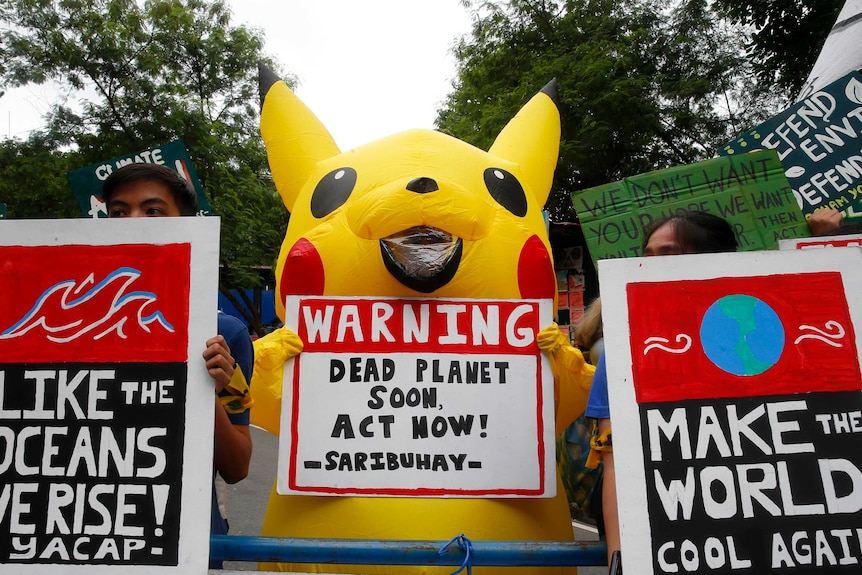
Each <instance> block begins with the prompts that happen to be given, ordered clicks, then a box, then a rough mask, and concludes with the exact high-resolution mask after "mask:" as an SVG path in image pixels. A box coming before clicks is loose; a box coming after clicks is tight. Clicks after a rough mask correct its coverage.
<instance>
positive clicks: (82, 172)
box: [66, 140, 212, 219]
mask: <svg viewBox="0 0 862 575" xmlns="http://www.w3.org/2000/svg"><path fill="white" fill-rule="evenodd" d="M127 164H158V165H163V166H167V167H169V168H171V169H173V170H175V171H176V172H178V173H179V174H180V175H181V176H182V177H183V178H185V180H186V181H187V182H189V183H190V184H191V185H192V187H193V188H194V189H195V194H196V195H197V199H198V215H199V216H211V215H212V210H211V209H210V204H209V201H208V200H207V196H206V194H205V193H204V190H203V187H202V186H201V182H200V180H199V179H198V174H197V171H196V170H195V166H194V164H193V163H192V160H191V158H190V157H189V152H188V150H186V145H185V143H184V142H183V141H182V140H174V141H173V142H171V143H169V144H164V145H162V146H154V147H152V148H148V149H146V150H142V151H140V152H135V153H133V154H126V155H125V156H119V157H116V158H111V159H110V160H106V161H104V162H100V163H98V164H93V165H91V166H87V167H85V168H79V169H77V170H72V171H71V172H67V173H66V179H67V180H68V181H69V187H71V188H72V193H73V194H74V195H75V200H76V201H77V202H78V207H79V208H81V213H82V214H84V215H85V216H89V217H91V218H94V219H95V218H107V217H108V212H107V209H106V208H105V202H103V201H102V184H103V183H104V182H105V180H107V179H108V176H110V175H111V174H112V173H113V172H114V170H118V169H120V168H122V167H123V166H125V165H127Z"/></svg>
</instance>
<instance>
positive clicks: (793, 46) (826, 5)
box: [715, 0, 844, 105]
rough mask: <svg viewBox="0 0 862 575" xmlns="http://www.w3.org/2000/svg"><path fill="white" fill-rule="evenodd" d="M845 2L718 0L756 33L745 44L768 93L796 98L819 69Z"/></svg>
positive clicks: (785, 101)
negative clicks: (816, 65) (817, 63)
mask: <svg viewBox="0 0 862 575" xmlns="http://www.w3.org/2000/svg"><path fill="white" fill-rule="evenodd" d="M842 6H844V0H715V7H716V9H717V10H719V11H721V12H722V13H724V14H725V15H727V17H729V18H730V19H731V20H732V21H734V22H737V23H739V24H743V25H745V26H748V27H749V28H750V29H751V30H752V32H751V36H750V38H749V39H748V41H747V42H746V47H747V48H748V50H749V54H750V55H751V58H752V61H753V62H754V70H755V73H756V75H757V78H758V79H759V80H760V84H761V87H762V88H763V91H772V92H779V93H780V94H781V96H782V98H781V100H782V103H783V104H785V105H786V104H789V103H790V102H793V101H794V99H795V98H796V95H797V94H798V93H799V91H800V90H801V89H802V85H803V84H804V83H805V80H806V79H807V78H808V73H809V72H810V71H811V68H813V67H814V62H815V61H816V60H817V56H818V54H819V53H820V49H821V48H822V47H823V43H824V42H826V37H827V36H828V35H829V31H830V30H831V29H832V25H833V24H835V20H836V19H837V18H838V13H839V12H840V11H841V7H842Z"/></svg>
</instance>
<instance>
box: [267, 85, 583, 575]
mask: <svg viewBox="0 0 862 575" xmlns="http://www.w3.org/2000/svg"><path fill="white" fill-rule="evenodd" d="M261 97H262V100H263V107H262V112H261V133H262V135H263V139H264V143H265V144H266V148H267V154H268V156H269V163H270V167H271V169H272V174H273V178H274V180H275V183H276V186H277V188H278V191H279V193H280V194H281V197H282V199H283V201H284V204H285V207H286V208H287V209H288V211H289V212H290V214H291V216H290V223H289V226H288V231H287V235H286V237H285V240H284V243H283V245H282V249H281V253H280V255H279V259H278V266H277V270H276V273H277V275H276V277H277V279H278V286H277V289H278V295H279V297H277V298H276V301H277V302H278V303H277V309H278V313H279V315H280V316H281V317H282V319H283V318H284V307H283V302H284V297H285V296H287V295H333V296H345V295H350V296H353V295H355V296H413V297H417V296H421V297H446V298H452V297H458V298H494V299H513V298H555V297H556V291H557V289H556V281H555V277H554V271H553V263H552V258H551V250H550V245H549V242H548V239H547V233H546V228H545V224H544V221H543V218H542V214H541V210H542V207H543V205H544V203H545V201H546V199H547V196H548V193H549V191H550V187H551V180H552V177H553V172H554V168H555V166H556V160H557V154H558V147H559V137H560V120H559V112H558V111H557V107H556V104H555V102H554V97H555V85H554V84H553V83H552V84H549V85H548V86H546V88H545V89H544V90H543V91H542V92H541V93H539V94H537V95H536V96H535V97H534V98H533V99H532V100H530V102H529V103H527V104H526V105H525V106H524V108H523V109H522V110H521V111H520V112H519V114H518V115H517V116H516V117H515V118H514V119H513V120H512V121H511V122H510V123H509V124H508V125H507V127H506V128H505V129H504V130H503V131H502V132H501V133H500V134H499V136H498V138H497V140H496V142H495V143H494V145H493V146H492V147H491V149H490V150H489V151H488V152H484V151H482V150H479V149H478V148H475V147H473V146H471V145H469V144H466V143H464V142H462V141H460V140H457V139H455V138H452V137H449V136H446V135H444V134H441V133H439V132H435V131H431V130H412V131H408V132H403V133H400V134H396V135H393V136H390V137H387V138H384V139H382V140H378V141H376V142H373V143H370V144H367V145H365V146H362V147H359V148H357V149H354V150H351V151H348V152H344V153H341V152H340V151H339V149H338V147H337V146H336V145H335V142H334V141H333V139H332V137H331V136H330V135H329V133H328V131H327V130H326V128H325V127H324V126H323V125H322V124H321V123H320V122H319V120H318V119H317V118H316V117H315V116H314V114H313V113H312V112H311V111H310V110H309V109H308V108H307V107H306V106H305V105H304V104H303V103H302V102H301V101H300V100H299V99H298V98H296V96H295V95H294V94H293V93H292V92H291V91H290V89H289V88H288V87H287V85H286V84H285V83H284V82H282V81H280V80H279V79H278V78H276V77H275V76H274V75H273V74H272V72H270V71H269V70H267V69H265V68H262V69H261ZM537 341H538V344H539V347H540V348H541V349H542V350H543V351H544V352H545V353H546V354H547V355H548V357H549V358H550V361H551V365H552V370H553V373H554V376H555V399H556V403H557V425H556V427H557V430H558V432H559V431H560V430H562V429H564V428H565V427H566V426H567V425H568V424H569V423H570V422H571V421H573V420H574V419H575V418H576V417H577V416H578V415H580V414H581V413H582V412H583V409H584V406H585V404H586V398H587V394H588V391H589V385H590V382H591V379H592V373H593V368H592V367H591V366H590V365H589V364H587V363H585V362H584V360H583V357H582V356H581V354H580V352H579V351H578V350H577V349H575V348H573V347H572V346H571V345H569V343H568V340H567V338H566V336H564V335H563V334H562V333H560V331H559V329H558V328H557V326H556V325H555V324H554V325H551V326H549V327H548V328H546V329H544V330H542V331H541V332H540V333H539V334H538V337H537ZM301 350H302V341H300V340H299V338H298V337H297V336H296V334H294V333H292V332H290V331H288V330H285V329H281V330H277V331H276V332H274V333H273V334H271V335H269V336H267V337H265V338H262V339H260V340H258V341H257V342H256V344H255V368H254V381H253V383H252V390H253V393H254V397H255V407H254V409H253V410H252V421H253V423H255V424H257V425H260V426H261V427H263V428H265V429H267V430H269V431H271V432H273V433H276V434H277V433H278V425H279V416H280V410H281V403H280V402H281V382H282V369H283V366H284V363H285V361H286V360H287V359H288V358H289V357H292V356H294V355H296V354H297V353H300V352H301ZM460 533H463V534H464V535H466V536H467V537H468V538H470V539H472V540H526V541H539V540H543V541H566V540H571V539H572V527H571V521H570V515H569V509H568V503H567V501H566V495H565V491H564V490H563V488H562V486H561V485H560V481H559V479H558V480H557V495H556V497H554V498H550V499H423V498H362V497H314V496H283V495H278V494H277V493H276V492H275V488H274V487H273V491H272V494H271V496H270V500H269V504H268V508H267V512H266V518H265V520H264V525H263V534H264V535H266V536H276V537H323V538H333V537H335V538H350V539H357V538H358V539H407V540H411V539H412V540H421V539H430V540H440V541H446V540H449V539H451V538H452V537H454V536H456V535H458V534H460ZM261 568H263V569H268V570H285V571H300V572H324V573H369V574H372V573H398V574H404V573H408V574H412V573H434V574H441V575H442V574H444V573H445V574H448V573H451V572H452V571H453V569H452V568H451V567H404V566H388V567H387V566H366V565H362V566H349V565H320V564H318V565H305V564H296V565H293V564H292V565H286V564H262V565H261ZM477 572H479V573H486V574H487V573H518V574H524V575H526V574H528V573H537V574H538V573H541V574H550V573H573V572H575V570H574V569H562V568H544V569H528V568H482V569H479V568H477Z"/></svg>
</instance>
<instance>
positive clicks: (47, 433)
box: [0, 218, 218, 575]
mask: <svg viewBox="0 0 862 575" xmlns="http://www.w3.org/2000/svg"><path fill="white" fill-rule="evenodd" d="M152 237H158V238H159V240H158V241H159V243H154V242H153V240H152V239H151V238H152ZM217 250H218V221H217V220H216V219H214V218H213V219H211V218H206V219H204V218H187V219H184V220H183V221H182V222H180V221H179V220H178V219H177V218H164V219H159V221H155V220H153V219H150V218H147V219H146V220H123V221H122V222H121V221H114V220H105V221H103V222H99V223H98V224H96V225H94V223H93V222H90V221H87V220H52V221H27V222H23V221H8V222H4V225H3V226H2V229H0V261H2V262H3V264H2V266H0V292H2V293H3V294H4V297H3V298H0V572H4V573H5V572H10V573H21V574H24V575H26V574H30V573H48V572H50V573H52V574H53V573H85V572H86V573H98V572H107V571H110V572H115V571H116V569H117V568H118V567H124V568H129V567H132V566H135V568H136V572H141V573H180V572H182V573H206V571H207V566H208V548H209V547H208V543H209V527H208V526H209V521H208V518H209V514H210V507H211V505H210V493H211V487H210V486H211V481H212V471H211V470H212V429H213V408H212V406H213V385H212V382H211V380H210V378H209V377H208V374H207V372H206V366H205V365H204V362H203V360H202V359H201V358H200V353H201V349H202V347H203V342H204V341H206V339H207V337H208V336H209V335H211V334H212V333H215V331H216V320H215V309H216V293H215V289H209V288H208V287H207V286H213V285H215V277H214V274H215V270H216V269H217V263H218V251H217ZM207 269H208V270H210V271H209V272H207V271H205V270H207ZM210 292H211V293H210ZM192 294H194V297H192Z"/></svg>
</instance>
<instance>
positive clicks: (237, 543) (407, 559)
mask: <svg viewBox="0 0 862 575" xmlns="http://www.w3.org/2000/svg"><path fill="white" fill-rule="evenodd" d="M446 544H447V542H446V541H427V540H426V541H408V540H365V539H285V538H277V537H248V536H242V535H213V536H211V537H210V558H211V559H214V560H223V561H255V562H256V561H264V562H276V563H329V564H352V565H451V566H459V565H461V564H462V563H463V562H464V558H465V552H464V551H463V550H462V549H460V548H459V547H458V546H457V545H450V546H449V547H448V551H446V552H445V553H440V549H441V548H442V547H444V546H446ZM472 546H473V549H472V556H471V563H472V565H473V566H474V567H475V566H483V565H484V566H512V567H528V566H543V567H552V566H579V567H585V566H592V565H607V564H608V558H607V547H606V546H605V544H604V543H603V542H576V541H573V542H563V541H472Z"/></svg>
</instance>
